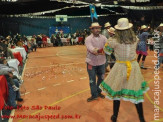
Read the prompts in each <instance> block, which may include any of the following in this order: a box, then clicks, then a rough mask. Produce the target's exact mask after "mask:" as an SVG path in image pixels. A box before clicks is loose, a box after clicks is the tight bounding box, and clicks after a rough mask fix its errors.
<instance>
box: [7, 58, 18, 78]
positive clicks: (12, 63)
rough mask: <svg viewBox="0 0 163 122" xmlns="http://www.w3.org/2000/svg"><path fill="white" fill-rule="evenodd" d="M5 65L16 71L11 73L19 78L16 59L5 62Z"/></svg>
mask: <svg viewBox="0 0 163 122" xmlns="http://www.w3.org/2000/svg"><path fill="white" fill-rule="evenodd" d="M7 63H8V65H9V66H10V67H12V68H14V70H16V71H14V72H13V75H16V76H19V69H18V66H19V64H20V62H19V61H18V60H17V59H9V60H7Z"/></svg>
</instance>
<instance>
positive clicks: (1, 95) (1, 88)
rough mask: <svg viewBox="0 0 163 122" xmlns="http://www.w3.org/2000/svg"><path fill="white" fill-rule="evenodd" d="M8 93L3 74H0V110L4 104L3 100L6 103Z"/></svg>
mask: <svg viewBox="0 0 163 122" xmlns="http://www.w3.org/2000/svg"><path fill="white" fill-rule="evenodd" d="M8 94H9V93H8V85H7V80H6V78H5V76H3V75H0V110H1V109H2V108H3V106H4V100H5V102H6V103H7V99H8Z"/></svg>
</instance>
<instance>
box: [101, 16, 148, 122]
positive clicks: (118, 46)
mask: <svg viewBox="0 0 163 122" xmlns="http://www.w3.org/2000/svg"><path fill="white" fill-rule="evenodd" d="M132 26H133V24H131V23H129V21H128V19H127V18H121V19H119V20H118V24H117V25H116V26H115V29H116V31H115V37H114V38H109V40H108V42H107V43H106V45H105V47H104V52H105V53H107V54H111V51H112V50H113V49H114V54H115V57H116V60H117V61H116V63H115V65H114V66H113V68H112V70H111V71H110V73H109V74H108V76H107V77H106V78H105V80H104V81H103V82H102V83H101V85H100V88H101V89H102V91H103V92H105V93H106V94H107V96H106V97H107V98H109V99H111V100H113V115H112V116H111V120H112V121H113V122H116V121H117V117H118V112H119V106H120V100H121V99H122V100H125V101H130V102H132V103H134V104H135V106H136V109H137V112H138V115H139V119H140V122H145V119H144V115H143V106H142V102H144V96H143V94H144V93H145V92H146V91H147V90H148V89H149V87H148V85H147V82H146V81H145V80H144V78H143V76H142V73H141V70H140V67H139V64H138V63H137V61H136V47H137V43H138V39H137V38H136V36H135V34H134V32H133V31H132V29H131V28H132Z"/></svg>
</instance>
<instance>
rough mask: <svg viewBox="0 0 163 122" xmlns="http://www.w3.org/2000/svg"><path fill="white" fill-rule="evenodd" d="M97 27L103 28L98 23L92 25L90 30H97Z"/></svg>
mask: <svg viewBox="0 0 163 122" xmlns="http://www.w3.org/2000/svg"><path fill="white" fill-rule="evenodd" d="M95 27H99V28H101V27H102V26H100V25H99V23H98V22H94V23H92V24H91V27H89V28H90V29H92V28H95Z"/></svg>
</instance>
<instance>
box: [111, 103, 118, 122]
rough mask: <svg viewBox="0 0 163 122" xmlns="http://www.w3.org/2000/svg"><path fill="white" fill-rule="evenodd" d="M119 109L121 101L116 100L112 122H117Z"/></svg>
mask: <svg viewBox="0 0 163 122" xmlns="http://www.w3.org/2000/svg"><path fill="white" fill-rule="evenodd" d="M119 107H120V101H119V100H114V101H113V115H112V116H111V120H112V122H117V117H118V112H119Z"/></svg>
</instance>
